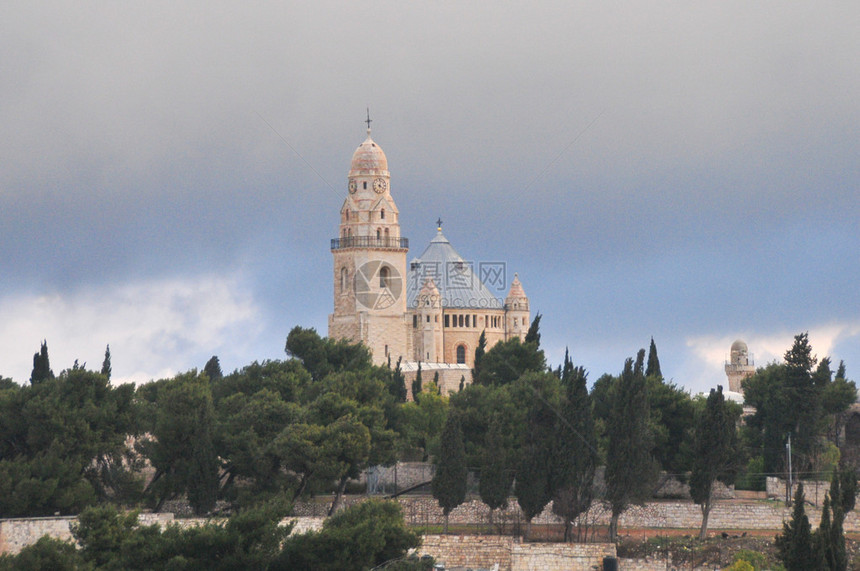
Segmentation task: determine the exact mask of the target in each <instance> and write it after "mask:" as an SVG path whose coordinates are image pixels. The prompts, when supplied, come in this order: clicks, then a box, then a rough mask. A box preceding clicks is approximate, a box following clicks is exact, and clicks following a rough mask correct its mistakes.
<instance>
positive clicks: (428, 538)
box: [418, 535, 615, 571]
mask: <svg viewBox="0 0 860 571" xmlns="http://www.w3.org/2000/svg"><path fill="white" fill-rule="evenodd" d="M422 539H423V541H422V544H421V547H420V548H419V549H418V554H419V555H431V556H433V557H434V558H435V559H436V562H437V563H441V564H443V565H445V567H446V568H447V569H451V568H455V567H467V568H483V569H492V568H493V566H494V565H497V564H498V566H499V567H498V568H499V571H579V570H583V571H584V570H589V571H590V570H591V569H594V568H597V569H601V568H602V565H603V558H604V557H615V545H614V544H610V543H521V542H520V540H519V538H513V537H510V536H498V535H425V536H423V538H422Z"/></svg>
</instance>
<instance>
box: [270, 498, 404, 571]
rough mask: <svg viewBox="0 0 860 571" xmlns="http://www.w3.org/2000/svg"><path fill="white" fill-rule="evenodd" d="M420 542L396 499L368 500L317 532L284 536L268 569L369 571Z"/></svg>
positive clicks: (329, 521)
mask: <svg viewBox="0 0 860 571" xmlns="http://www.w3.org/2000/svg"><path fill="white" fill-rule="evenodd" d="M419 544H420V538H419V536H418V535H417V534H415V533H414V532H412V531H409V530H408V529H407V528H406V525H405V524H404V521H403V513H402V512H401V510H400V506H399V505H398V504H397V503H396V502H391V501H380V500H368V501H365V502H361V503H360V504H357V505H355V506H352V507H349V508H347V509H345V510H343V511H341V512H338V513H337V514H336V515H334V516H333V517H330V518H328V519H327V520H326V521H325V522H324V523H323V528H322V530H320V531H318V532H310V533H305V534H302V535H297V536H293V537H290V538H289V539H287V540H286V541H285V542H284V548H283V551H282V552H281V554H280V555H279V556H278V558H277V559H276V560H275V561H274V562H273V564H272V566H271V567H270V569H272V570H280V569H284V570H287V569H289V570H293V571H340V570H341V569H355V570H365V571H368V570H370V569H377V568H381V566H382V565H384V564H385V563H386V562H393V561H397V560H402V559H405V558H406V553H407V551H408V550H410V549H412V548H415V547H417V546H418V545H419ZM385 568H386V569H388V568H391V567H385ZM413 568H414V569H416V570H417V569H419V568H420V567H418V566H415V567H413Z"/></svg>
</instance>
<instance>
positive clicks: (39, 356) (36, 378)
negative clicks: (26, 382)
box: [30, 341, 54, 385]
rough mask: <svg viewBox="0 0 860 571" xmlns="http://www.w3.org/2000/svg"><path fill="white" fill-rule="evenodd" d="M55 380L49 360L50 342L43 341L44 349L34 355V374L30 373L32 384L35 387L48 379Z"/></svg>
mask: <svg viewBox="0 0 860 571" xmlns="http://www.w3.org/2000/svg"><path fill="white" fill-rule="evenodd" d="M53 378H54V371H52V370H51V363H50V360H49V359H48V342H47V341H42V348H41V349H40V350H39V352H38V353H35V354H34V355H33V372H32V373H30V384H31V385H35V384H38V383H41V382H42V381H45V380H47V379H53Z"/></svg>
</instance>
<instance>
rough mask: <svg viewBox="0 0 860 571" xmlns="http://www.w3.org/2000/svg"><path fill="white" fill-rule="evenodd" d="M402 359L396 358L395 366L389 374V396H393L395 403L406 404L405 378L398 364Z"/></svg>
mask: <svg viewBox="0 0 860 571" xmlns="http://www.w3.org/2000/svg"><path fill="white" fill-rule="evenodd" d="M402 361H403V357H398V358H397V364H396V365H395V366H394V371H392V373H391V390H390V392H391V394H392V395H394V398H395V400H397V402H401V403H403V402H406V397H407V396H408V393H407V392H406V377H405V376H404V375H403V369H401V368H400V363H401V362H402Z"/></svg>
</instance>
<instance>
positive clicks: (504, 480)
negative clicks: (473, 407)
mask: <svg viewBox="0 0 860 571" xmlns="http://www.w3.org/2000/svg"><path fill="white" fill-rule="evenodd" d="M513 483H514V474H513V472H512V471H511V470H509V469H508V464H507V455H506V454H505V446H504V440H503V438H502V427H501V425H500V423H499V421H498V419H497V418H493V420H492V421H490V428H489V430H488V431H487V436H486V438H485V439H484V453H483V456H482V462H481V479H480V480H479V481H478V493H479V494H480V495H481V501H482V502H484V503H485V504H487V507H489V508H490V526H492V525H493V511H494V510H497V509H499V508H504V507H506V506H507V505H508V496H509V494H510V492H511V486H512V485H513Z"/></svg>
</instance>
